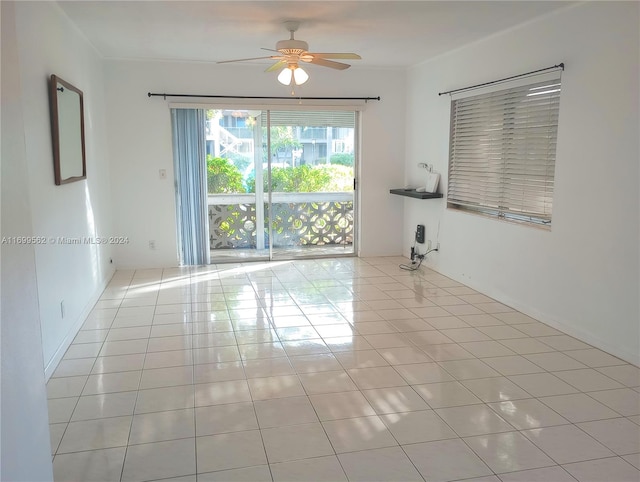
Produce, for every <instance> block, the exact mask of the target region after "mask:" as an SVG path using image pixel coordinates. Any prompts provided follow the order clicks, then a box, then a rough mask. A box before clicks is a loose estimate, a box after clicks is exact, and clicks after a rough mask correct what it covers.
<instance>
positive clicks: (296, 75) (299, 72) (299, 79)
mask: <svg viewBox="0 0 640 482" xmlns="http://www.w3.org/2000/svg"><path fill="white" fill-rule="evenodd" d="M293 79H294V80H295V81H296V84H297V85H302V84H304V83H305V82H306V81H307V80H309V74H307V72H306V71H305V70H304V69H302V67H297V68H296V69H295V70H294V71H293Z"/></svg>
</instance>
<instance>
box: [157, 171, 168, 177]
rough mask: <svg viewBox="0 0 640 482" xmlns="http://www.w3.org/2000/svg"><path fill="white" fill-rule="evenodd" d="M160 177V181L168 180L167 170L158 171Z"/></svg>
mask: <svg viewBox="0 0 640 482" xmlns="http://www.w3.org/2000/svg"><path fill="white" fill-rule="evenodd" d="M158 176H159V177H160V179H166V178H167V170H166V169H160V170H159V171H158Z"/></svg>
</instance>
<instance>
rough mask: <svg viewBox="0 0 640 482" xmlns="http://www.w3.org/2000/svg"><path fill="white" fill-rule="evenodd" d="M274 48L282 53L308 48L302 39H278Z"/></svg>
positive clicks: (297, 51)
mask: <svg viewBox="0 0 640 482" xmlns="http://www.w3.org/2000/svg"><path fill="white" fill-rule="evenodd" d="M276 50H277V51H278V52H281V53H282V54H284V55H291V54H298V55H300V54H301V53H302V52H306V51H307V50H309V44H308V43H307V42H305V41H304V40H295V39H289V40H280V41H279V42H278V43H277V44H276Z"/></svg>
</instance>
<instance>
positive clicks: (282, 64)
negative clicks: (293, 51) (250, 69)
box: [265, 60, 287, 72]
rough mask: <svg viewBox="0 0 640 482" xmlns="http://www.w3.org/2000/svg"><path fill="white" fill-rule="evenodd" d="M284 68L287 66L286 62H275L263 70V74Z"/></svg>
mask: <svg viewBox="0 0 640 482" xmlns="http://www.w3.org/2000/svg"><path fill="white" fill-rule="evenodd" d="M286 66H287V62H286V61H284V60H280V61H279V62H276V63H275V64H273V65H272V66H271V67H269V68H268V69H267V70H265V72H273V71H275V70H280V69H284V68H285V67H286Z"/></svg>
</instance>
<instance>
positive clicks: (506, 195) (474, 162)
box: [447, 78, 560, 227]
mask: <svg viewBox="0 0 640 482" xmlns="http://www.w3.org/2000/svg"><path fill="white" fill-rule="evenodd" d="M559 106H560V79H559V78H556V79H552V80H548V81H543V82H537V83H534V84H527V85H522V86H517V87H512V88H509V89H505V90H499V91H494V92H489V93H484V94H480V95H474V96H469V97H464V98H459V99H454V100H453V101H452V103H451V138H450V150H449V188H448V193H447V206H448V207H450V208H455V209H461V210H466V211H471V212H475V213H479V214H484V215H489V216H496V217H498V218H502V219H506V220H510V221H520V222H525V223H531V224H540V225H543V226H548V227H550V226H551V211H552V205H553V186H554V171H555V160H556V159H555V158H556V140H557V131H558V111H559Z"/></svg>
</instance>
